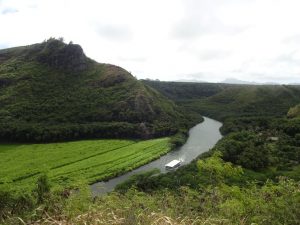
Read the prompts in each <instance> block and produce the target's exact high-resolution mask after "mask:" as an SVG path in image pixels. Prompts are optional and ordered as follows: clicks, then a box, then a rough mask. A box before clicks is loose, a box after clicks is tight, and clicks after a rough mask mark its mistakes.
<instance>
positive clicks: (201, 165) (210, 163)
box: [197, 151, 243, 185]
mask: <svg viewBox="0 0 300 225" xmlns="http://www.w3.org/2000/svg"><path fill="white" fill-rule="evenodd" d="M221 157H222V153H221V152H219V151H216V152H215V153H214V154H213V155H212V156H211V157H209V158H206V159H203V160H199V161H198V162H197V167H198V169H199V172H200V173H204V174H207V175H208V177H209V181H210V183H211V184H214V185H217V184H220V183H222V182H224V181H225V179H226V178H235V177H238V176H240V175H241V174H242V173H243V170H242V168H241V167H240V166H233V165H232V163H229V162H224V161H223V160H222V158H221Z"/></svg>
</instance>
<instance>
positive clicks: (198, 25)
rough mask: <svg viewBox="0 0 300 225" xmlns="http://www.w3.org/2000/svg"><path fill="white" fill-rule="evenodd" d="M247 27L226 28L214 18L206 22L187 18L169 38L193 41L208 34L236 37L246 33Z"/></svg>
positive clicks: (177, 25) (176, 27)
mask: <svg viewBox="0 0 300 225" xmlns="http://www.w3.org/2000/svg"><path fill="white" fill-rule="evenodd" d="M248 28H249V26H244V27H239V26H227V25H224V24H223V23H222V22H221V21H219V20H217V19H216V18H210V20H208V21H205V20H203V21H201V19H196V18H189V19H187V20H184V21H181V22H179V23H178V24H176V25H175V27H174V28H173V30H172V31H171V37H173V38H178V39H193V38H197V37H199V36H203V35H208V34H225V35H236V34H239V33H242V32H244V31H246V30H247V29H248Z"/></svg>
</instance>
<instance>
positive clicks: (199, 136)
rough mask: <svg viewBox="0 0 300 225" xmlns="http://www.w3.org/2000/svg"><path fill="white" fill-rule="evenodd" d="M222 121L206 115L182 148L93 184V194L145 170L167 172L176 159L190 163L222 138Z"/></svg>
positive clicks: (100, 192) (108, 189)
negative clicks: (156, 169)
mask: <svg viewBox="0 0 300 225" xmlns="http://www.w3.org/2000/svg"><path fill="white" fill-rule="evenodd" d="M221 126H222V123H220V122H218V121H216V120H213V119H210V118H207V117H204V121H203V122H202V123H199V124H197V125H196V126H194V127H193V128H191V129H190V131H189V137H188V139H187V142H186V143H185V144H184V145H182V146H181V147H180V148H178V149H176V150H173V151H171V152H169V153H167V154H166V155H164V156H162V157H160V158H159V159H157V160H154V161H152V162H150V163H148V164H146V165H144V166H141V167H139V168H137V169H135V170H132V171H130V172H128V173H125V174H124V175H121V176H119V177H115V178H112V179H110V180H109V181H107V182H98V183H95V184H92V185H91V190H92V193H93V195H99V194H104V193H107V192H110V191H112V190H113V189H114V188H115V186H116V185H118V184H119V183H122V182H124V181H125V180H126V179H128V178H129V177H130V176H132V175H134V174H137V173H141V172H143V171H147V170H151V169H154V168H158V169H160V171H161V172H162V173H166V172H167V171H166V169H165V165H166V164H167V163H168V162H170V161H172V160H174V159H179V160H181V161H182V165H185V164H188V163H190V162H191V161H192V160H193V159H195V158H196V157H197V156H199V155H200V154H202V153H203V152H206V151H208V150H209V149H211V148H212V147H214V145H215V144H216V143H217V142H218V141H219V140H220V139H221V138H222V135H221V133H220V127H221Z"/></svg>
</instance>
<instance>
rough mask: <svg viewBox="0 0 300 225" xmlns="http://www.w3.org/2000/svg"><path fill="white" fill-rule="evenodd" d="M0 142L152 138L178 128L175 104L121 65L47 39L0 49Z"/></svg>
mask: <svg viewBox="0 0 300 225" xmlns="http://www.w3.org/2000/svg"><path fill="white" fill-rule="evenodd" d="M0 105H1V108H0V139H1V140H4V141H10V140H11V141H15V140H18V141H58V140H66V139H79V138H104V137H109V138H111V137H115V138H121V137H127V138H128V137H129V138H151V137H157V136H165V135H170V134H174V133H176V132H177V131H178V130H179V128H180V127H182V126H186V123H187V120H186V118H185V117H184V116H183V114H182V113H181V112H180V110H179V109H178V107H177V106H176V105H175V104H174V103H173V102H172V101H170V100H168V99H167V98H165V97H164V96H162V95H161V94H159V93H158V92H157V91H155V90H154V89H152V88H150V87H148V86H147V85H144V84H142V83H141V82H140V81H138V80H137V79H135V78H134V77H133V76H132V75H131V74H130V73H129V72H127V71H126V70H124V69H122V68H120V67H118V66H114V65H110V64H103V63H97V62H95V61H94V60H92V59H90V58H88V57H86V55H85V54H84V52H83V50H82V48H81V47H80V46H79V45H76V44H73V43H70V44H65V43H64V42H63V41H61V40H57V39H54V38H50V39H49V40H47V41H44V42H42V43H39V44H33V45H29V46H23V47H16V48H9V49H3V50H0Z"/></svg>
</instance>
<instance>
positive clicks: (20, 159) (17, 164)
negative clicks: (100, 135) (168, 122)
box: [0, 138, 171, 190]
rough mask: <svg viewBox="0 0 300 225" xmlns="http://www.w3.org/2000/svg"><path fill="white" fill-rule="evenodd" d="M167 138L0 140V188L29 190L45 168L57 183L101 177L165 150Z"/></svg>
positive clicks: (112, 174)
mask: <svg viewBox="0 0 300 225" xmlns="http://www.w3.org/2000/svg"><path fill="white" fill-rule="evenodd" d="M169 140H170V139H169V138H161V139H153V140H147V141H129V140H90V141H75V142H64V143H51V144H1V145H0V189H1V188H2V187H3V188H7V187H10V189H13V190H15V189H27V190H31V189H32V188H33V187H32V185H33V184H34V183H35V181H36V180H37V179H38V177H39V176H40V175H41V174H42V173H45V172H46V173H47V174H48V176H49V179H50V181H51V182H52V183H53V184H55V185H58V184H59V185H61V186H74V185H76V184H78V183H80V182H83V181H86V182H95V181H98V180H103V179H106V178H109V177H113V176H116V175H118V174H121V173H124V172H126V171H129V170H132V169H133V168H135V167H138V166H140V165H143V164H145V163H146V162H149V161H151V160H153V159H154V158H157V157H159V156H160V155H162V154H165V153H166V152H168V151H169V150H170V148H171V144H170V143H169ZM41 182H42V180H41ZM46 186H47V185H46Z"/></svg>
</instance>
